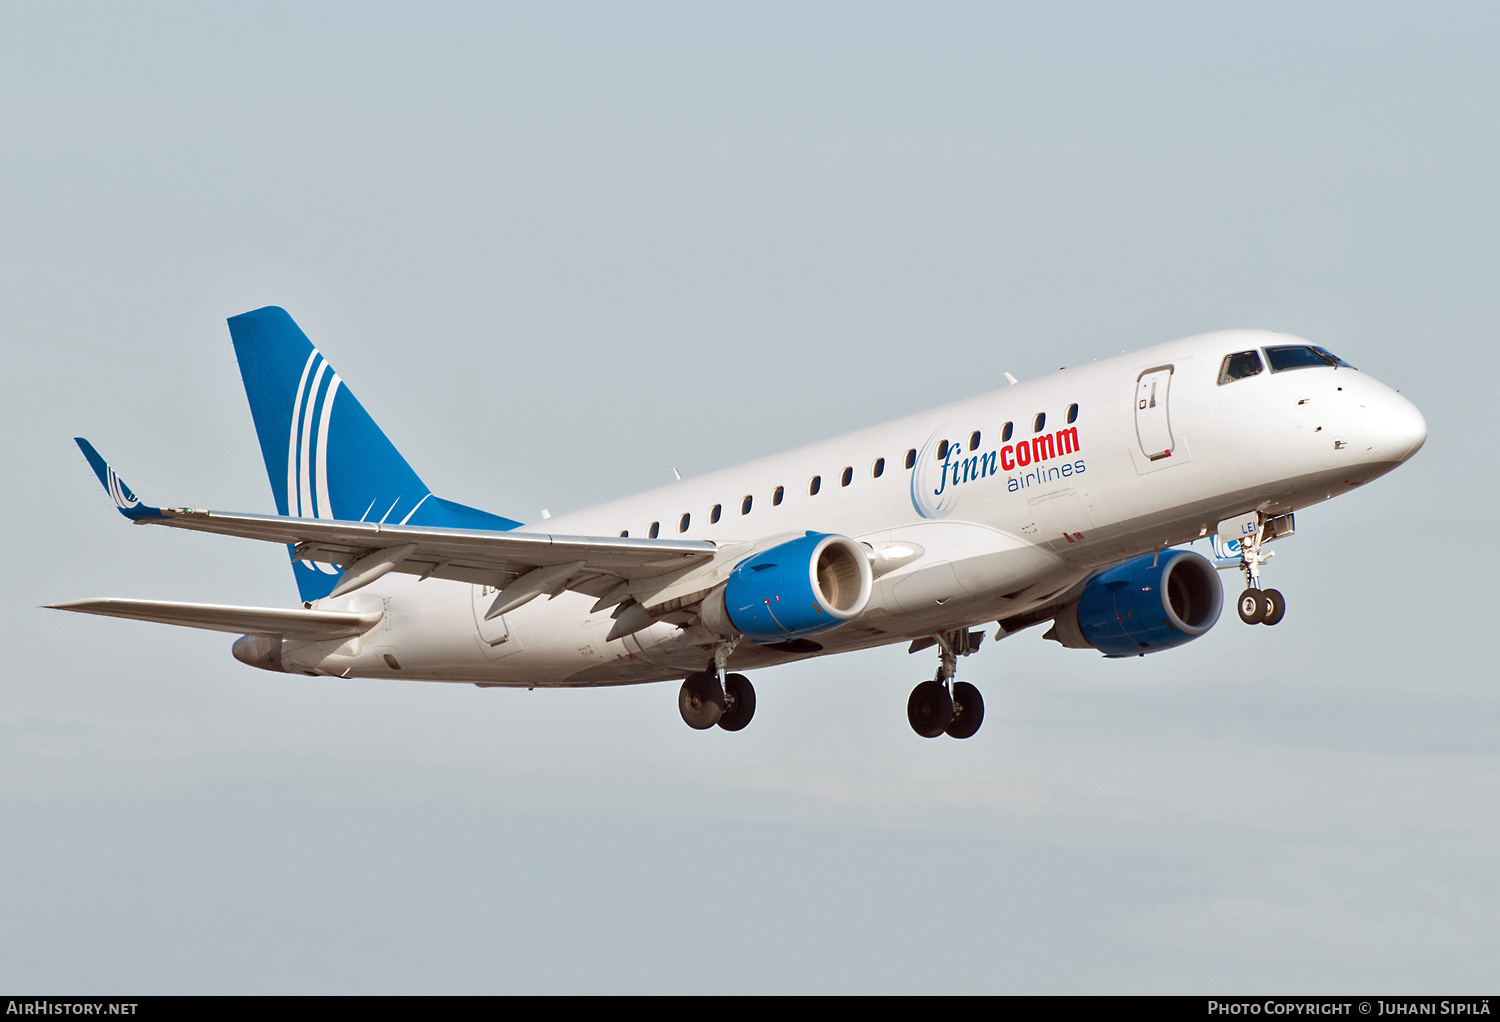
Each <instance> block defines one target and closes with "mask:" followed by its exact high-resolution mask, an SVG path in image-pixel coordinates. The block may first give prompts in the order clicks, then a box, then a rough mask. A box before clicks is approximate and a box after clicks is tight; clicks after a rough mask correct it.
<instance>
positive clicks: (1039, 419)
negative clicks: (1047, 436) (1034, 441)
mask: <svg viewBox="0 0 1500 1022" xmlns="http://www.w3.org/2000/svg"><path fill="white" fill-rule="evenodd" d="M1046 428H1047V413H1046V412H1037V413H1036V418H1035V419H1033V420H1032V421H1031V431H1032V432H1033V433H1040V432H1041V431H1042V430H1044V429H1046Z"/></svg>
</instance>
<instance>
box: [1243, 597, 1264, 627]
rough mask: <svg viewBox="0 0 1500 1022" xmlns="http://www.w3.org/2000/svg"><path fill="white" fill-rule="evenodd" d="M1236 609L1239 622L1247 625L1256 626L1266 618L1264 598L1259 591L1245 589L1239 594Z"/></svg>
mask: <svg viewBox="0 0 1500 1022" xmlns="http://www.w3.org/2000/svg"><path fill="white" fill-rule="evenodd" d="M1238 608H1239V612H1240V620H1241V621H1243V622H1245V624H1247V625H1258V624H1260V622H1261V619H1262V618H1264V617H1265V616H1266V598H1265V596H1264V595H1263V594H1262V593H1261V591H1260V590H1259V589H1246V590H1245V591H1244V592H1243V593H1240V602H1239V604H1238Z"/></svg>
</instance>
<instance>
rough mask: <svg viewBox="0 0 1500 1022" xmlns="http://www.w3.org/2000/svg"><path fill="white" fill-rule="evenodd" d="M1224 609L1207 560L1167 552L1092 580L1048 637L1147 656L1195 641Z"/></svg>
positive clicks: (1188, 553) (1187, 553)
mask: <svg viewBox="0 0 1500 1022" xmlns="http://www.w3.org/2000/svg"><path fill="white" fill-rule="evenodd" d="M1153 562H1155V563H1154V564H1153ZM1223 607H1224V588H1223V586H1221V585H1220V584H1219V576H1218V573H1217V572H1215V571H1214V567H1213V565H1212V564H1210V563H1209V562H1208V560H1207V559H1206V558H1204V557H1201V556H1199V555H1198V554H1195V553H1193V552H1192V551H1190V550H1164V551H1162V552H1161V553H1160V554H1159V555H1158V554H1145V555H1143V556H1141V557H1137V558H1136V559H1135V560H1131V561H1126V562H1125V563H1124V564H1117V565H1115V566H1114V567H1113V568H1107V569H1105V570H1104V571H1101V572H1100V573H1099V574H1097V575H1095V576H1094V577H1093V578H1091V579H1089V581H1088V584H1087V585H1086V586H1085V587H1084V590H1083V592H1082V593H1080V594H1079V596H1078V599H1076V600H1074V601H1073V602H1072V603H1070V604H1068V605H1067V606H1065V607H1064V608H1063V609H1062V612H1061V613H1059V614H1058V615H1057V618H1056V620H1055V621H1054V622H1053V626H1052V628H1051V630H1049V631H1048V632H1047V634H1046V635H1044V636H1043V638H1045V639H1052V640H1053V641H1054V642H1060V643H1062V644H1063V645H1064V646H1069V647H1072V648H1074V649H1097V650H1098V651H1099V652H1101V653H1103V654H1104V655H1105V656H1111V657H1120V656H1144V655H1145V654H1147V653H1156V652H1159V651H1160V650H1164V649H1171V648H1173V647H1174V646H1181V645H1182V644H1183V643H1185V642H1191V641H1192V640H1193V639H1196V638H1197V637H1198V636H1200V635H1202V634H1203V633H1204V632H1206V631H1208V630H1209V629H1210V628H1212V627H1213V626H1214V623H1215V622H1216V621H1218V620H1219V612H1220V611H1221V610H1222V609H1223Z"/></svg>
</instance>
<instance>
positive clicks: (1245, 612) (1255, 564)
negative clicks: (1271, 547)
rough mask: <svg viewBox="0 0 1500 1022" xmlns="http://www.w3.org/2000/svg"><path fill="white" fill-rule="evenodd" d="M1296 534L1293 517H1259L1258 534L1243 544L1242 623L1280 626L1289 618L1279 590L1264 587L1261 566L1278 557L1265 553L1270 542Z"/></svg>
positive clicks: (1284, 599) (1241, 559) (1240, 600)
mask: <svg viewBox="0 0 1500 1022" xmlns="http://www.w3.org/2000/svg"><path fill="white" fill-rule="evenodd" d="M1292 532H1293V520H1292V516H1291V515H1289V514H1287V515H1280V516H1278V517H1275V518H1270V517H1267V516H1266V515H1263V514H1262V515H1260V516H1259V522H1258V523H1257V525H1256V528H1255V534H1254V535H1253V536H1251V537H1249V538H1247V539H1244V540H1241V541H1240V571H1242V572H1244V575H1245V591H1244V592H1243V593H1240V599H1239V612H1240V620H1241V621H1243V622H1245V624H1247V625H1274V624H1279V623H1280V622H1281V619H1282V618H1283V617H1285V616H1286V597H1284V596H1282V595H1281V590H1279V589H1262V588H1261V587H1260V566H1261V565H1262V564H1264V563H1265V562H1266V561H1268V560H1270V559H1271V558H1272V557H1273V556H1274V552H1273V553H1264V552H1262V550H1261V547H1263V546H1264V545H1265V544H1266V543H1268V542H1270V541H1271V540H1273V539H1279V538H1281V537H1282V536H1290V535H1291V534H1292Z"/></svg>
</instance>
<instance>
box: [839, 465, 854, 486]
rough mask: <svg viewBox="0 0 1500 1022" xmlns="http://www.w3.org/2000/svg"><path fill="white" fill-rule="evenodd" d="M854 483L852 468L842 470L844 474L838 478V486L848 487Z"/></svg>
mask: <svg viewBox="0 0 1500 1022" xmlns="http://www.w3.org/2000/svg"><path fill="white" fill-rule="evenodd" d="M852 482H854V468H853V467H852V466H850V467H847V468H845V469H844V474H843V475H842V476H840V477H839V485H840V486H848V485H849V484H850V483H852Z"/></svg>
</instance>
